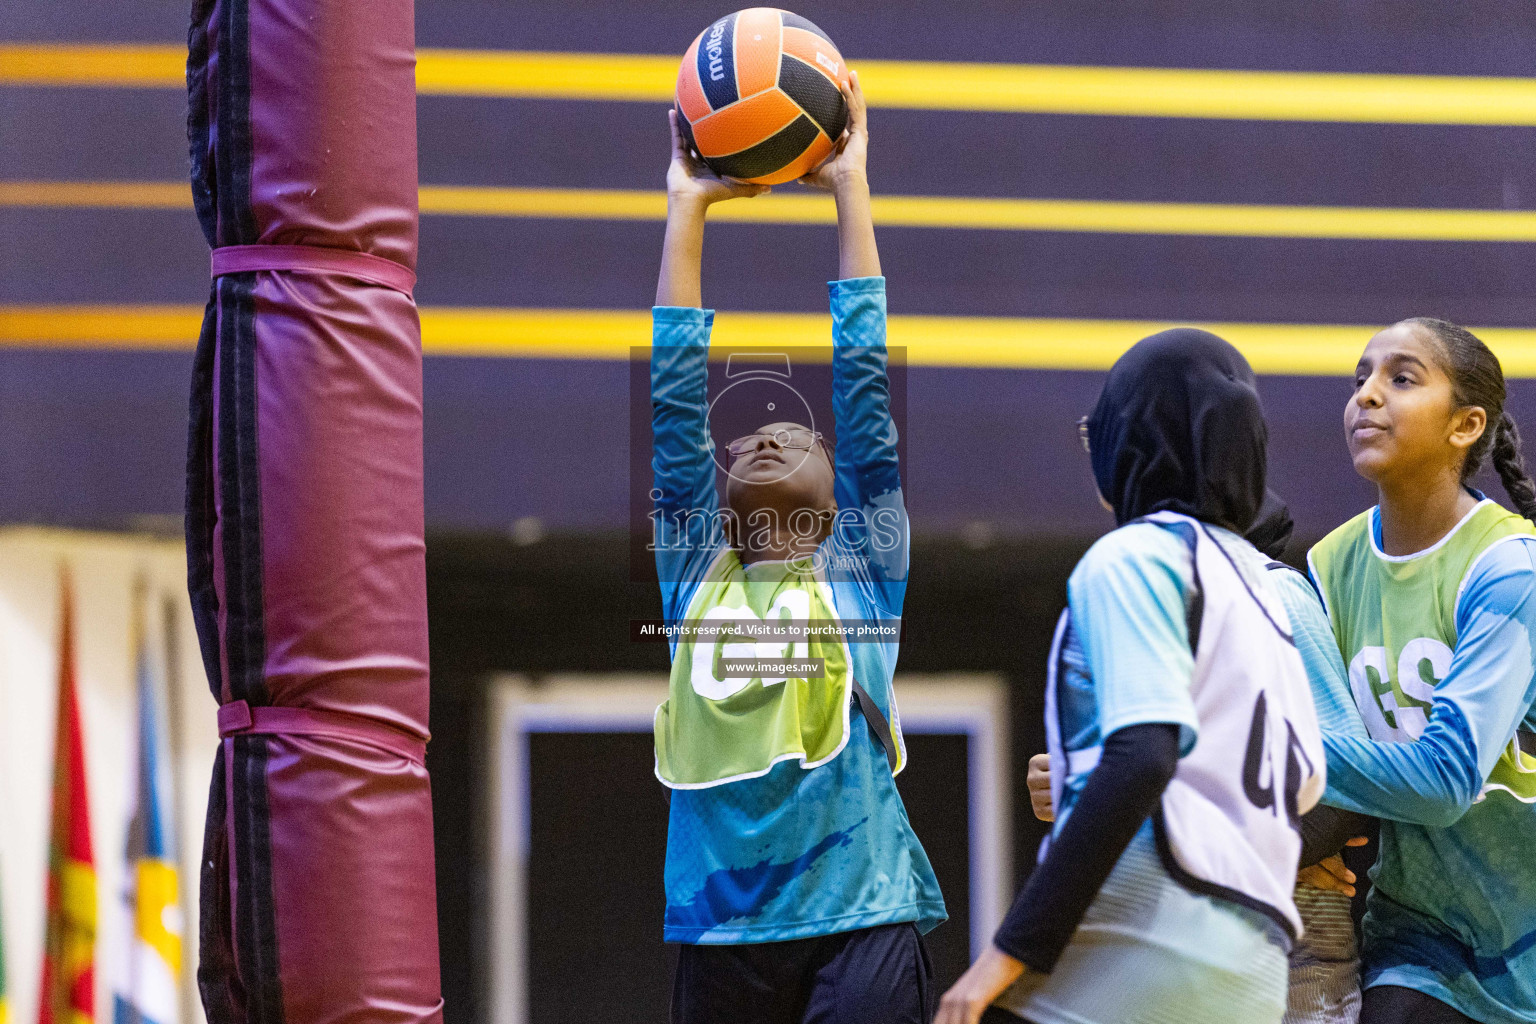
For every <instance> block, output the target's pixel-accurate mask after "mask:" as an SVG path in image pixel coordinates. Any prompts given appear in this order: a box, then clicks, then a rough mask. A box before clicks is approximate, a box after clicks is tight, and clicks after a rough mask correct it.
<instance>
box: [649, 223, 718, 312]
mask: <svg viewBox="0 0 1536 1024" xmlns="http://www.w3.org/2000/svg"><path fill="white" fill-rule="evenodd" d="M706 209H707V204H705V203H702V202H699V201H696V200H688V199H678V198H672V197H669V198H668V200H667V234H666V240H665V241H663V242H662V246H661V274H660V276H659V277H658V279H657V281H656V305H658V306H692V307H696V308H702V307H703V305H704V298H703V291H702V288H701V287H700V284H699V279H700V276H701V274H702V272H703V271H702V268H703V264H704V211H705V210H706Z"/></svg>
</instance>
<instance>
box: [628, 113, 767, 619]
mask: <svg viewBox="0 0 1536 1024" xmlns="http://www.w3.org/2000/svg"><path fill="white" fill-rule="evenodd" d="M667 119H668V123H669V125H670V127H671V130H672V162H671V164H670V165H669V166H668V168H667V234H666V241H665V242H664V243H663V245H662V251H661V273H660V275H659V276H658V279H657V282H656V306H655V308H654V309H653V310H652V311H651V320H652V339H651V346H652V347H651V432H652V455H651V471H652V474H653V480H654V488H655V489H654V491H653V495H652V496H653V498H654V500H655V504H656V514H655V517H654V520H653V522H654V527H653V542H654V544H655V547H656V570H657V574H658V576H659V578H660V582H661V593H662V606H663V612H664V614H665V615H666V616H667V617H668V618H672V617H674V616H675V615H678V614H680V613H681V612H682V609H681V608H677V607H674V605H675V604H676V599H677V598H678V597H679V596H680V595H682V594H686V593H687V592H688V590H689V589H690V588H689V587H688V586H687V584H691V583H695V582H697V581H698V579H699V578H701V577H702V575H703V572H704V570H705V569H706V568H707V566H708V561H709V559H710V558H712V557H713V555H714V553H715V552H716V551H718V550H719V548H720V547H721V546H722V545H723V544H724V536H723V534H722V532H721V530H720V517H719V512H720V499H719V496H718V494H717V493H716V491H715V462H714V444H713V442H712V441H711V439H710V436H709V394H708V390H709V388H708V385H709V374H708V358H709V332H710V327H711V326H712V324H713V322H714V312H713V311H712V310H705V309H701V308H700V305H701V303H702V301H703V300H702V297H701V294H700V285H699V278H700V264H701V260H702V258H703V252H704V216H705V212H706V211H707V210H708V209H709V207H710V206H711V205H713V204H714V203H717V202H721V201H723V200H726V199H732V198H736V197H738V196H755V195H760V194H762V193H763V192H766V191H768V189H767V187H766V186H763V185H742V184H737V183H735V182H727V181H722V180H720V179H719V178H715V177H713V176H711V175H710V174H709V172H708V171H706V170H704V169H703V166H702V164H700V163H699V161H698V160H696V159H694V157H693V155H692V154H690V153H689V152H688V151H687V149H686V148H685V147H684V145H683V141H682V138H681V135H680V133H679V132H678V130H677V112H676V111H668V112H667Z"/></svg>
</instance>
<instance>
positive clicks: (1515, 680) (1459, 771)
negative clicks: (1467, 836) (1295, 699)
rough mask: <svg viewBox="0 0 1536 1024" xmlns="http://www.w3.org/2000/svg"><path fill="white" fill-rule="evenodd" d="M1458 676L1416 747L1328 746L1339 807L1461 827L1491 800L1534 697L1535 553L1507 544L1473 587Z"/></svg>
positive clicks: (1461, 629) (1459, 621)
mask: <svg viewBox="0 0 1536 1024" xmlns="http://www.w3.org/2000/svg"><path fill="white" fill-rule="evenodd" d="M1456 632H1457V636H1458V638H1459V639H1458V641H1457V644H1456V651H1455V653H1454V655H1453V656H1452V658H1451V667H1450V670H1449V671H1448V672H1447V673H1446V676H1445V678H1444V679H1443V680H1441V681H1440V682H1439V684H1438V685H1436V686H1435V689H1434V700H1433V703H1432V706H1431V710H1430V714H1429V723H1428V724H1427V725H1426V726H1425V728H1424V731H1423V733H1422V734H1420V736H1419V738H1418V739H1417V740H1416V741H1415V742H1412V743H1377V742H1372V741H1370V740H1360V739H1351V738H1348V737H1344V736H1339V735H1335V734H1327V735H1324V737H1323V746H1324V749H1325V750H1326V751H1327V753H1328V791H1327V793H1326V794H1325V796H1324V800H1325V801H1326V802H1328V803H1329V804H1332V805H1333V806H1335V807H1342V808H1345V809H1346V810H1351V811H1359V812H1361V813H1363V814H1374V815H1377V816H1378V817H1383V818H1392V819H1395V820H1398V821H1410V822H1416V823H1418V824H1421V825H1430V826H1439V827H1444V826H1447V825H1451V824H1454V823H1455V821H1456V820H1457V819H1458V818H1460V817H1461V816H1462V815H1463V814H1465V813H1466V811H1467V808H1469V807H1471V806H1472V804H1473V803H1474V802H1475V801H1476V800H1477V799H1478V797H1479V796H1480V795H1481V794H1482V792H1483V787H1484V783H1485V782H1486V781H1487V779H1488V777H1489V775H1490V773H1492V772H1493V770H1494V766H1495V765H1496V764H1497V763H1498V761H1499V757H1500V755H1501V754H1502V753H1503V752H1504V750H1505V749H1507V747H1508V746H1509V743H1510V741H1511V740H1512V739H1513V737H1514V735H1515V730H1516V729H1517V728H1518V727H1519V725H1520V723H1521V721H1522V720H1523V719H1524V718H1525V717H1526V715H1527V713H1528V712H1529V710H1530V707H1531V701H1532V698H1533V696H1536V680H1533V678H1532V675H1533V671H1536V661H1533V658H1532V638H1533V636H1536V544H1533V543H1532V542H1530V541H1525V540H1521V541H1515V542H1512V543H1505V544H1501V545H1499V547H1498V548H1497V549H1495V550H1493V551H1491V552H1489V554H1488V555H1487V556H1485V557H1484V559H1483V562H1482V564H1481V565H1479V566H1478V567H1477V568H1475V569H1474V570H1473V575H1472V577H1471V578H1470V579H1469V580H1468V581H1467V587H1466V591H1465V592H1464V593H1463V595H1462V598H1461V601H1460V605H1459V607H1458V610H1457V615H1456Z"/></svg>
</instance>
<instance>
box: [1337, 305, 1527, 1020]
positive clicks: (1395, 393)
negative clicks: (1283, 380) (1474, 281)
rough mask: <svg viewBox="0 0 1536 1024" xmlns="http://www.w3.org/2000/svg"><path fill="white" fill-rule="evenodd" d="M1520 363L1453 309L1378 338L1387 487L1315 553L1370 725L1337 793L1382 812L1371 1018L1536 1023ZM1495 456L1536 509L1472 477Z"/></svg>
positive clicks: (1378, 404)
mask: <svg viewBox="0 0 1536 1024" xmlns="http://www.w3.org/2000/svg"><path fill="white" fill-rule="evenodd" d="M1504 402H1505V386H1504V375H1503V371H1502V369H1501V368H1500V366H1499V361H1498V359H1497V358H1496V357H1495V356H1494V355H1493V353H1492V352H1490V351H1489V350H1488V348H1487V346H1486V345H1484V344H1483V343H1482V342H1481V341H1480V340H1479V339H1478V338H1477V337H1475V336H1474V335H1473V334H1472V333H1471V332H1469V331H1467V330H1466V329H1464V328H1461V327H1457V326H1455V325H1454V324H1450V323H1447V322H1445V321H1443V320H1434V319H1429V318H1415V319H1411V320H1404V321H1402V322H1401V323H1398V324H1394V325H1393V326H1391V327H1389V328H1387V329H1386V330H1384V331H1381V332H1380V333H1379V334H1377V335H1376V336H1375V337H1374V338H1372V339H1371V341H1370V343H1369V344H1368V345H1367V346H1366V348H1365V352H1364V354H1363V355H1362V356H1361V358H1360V362H1359V365H1358V367H1357V369H1356V371H1355V387H1354V392H1353V394H1352V396H1351V397H1350V400H1349V402H1348V404H1347V405H1346V407H1345V411H1344V429H1345V437H1346V440H1347V443H1348V445H1349V451H1350V455H1351V458H1352V459H1353V462H1354V466H1355V470H1356V472H1358V473H1360V474H1361V475H1362V476H1364V477H1365V478H1366V479H1368V480H1370V481H1372V482H1373V483H1375V484H1376V486H1377V490H1378V494H1379V503H1378V504H1377V506H1376V507H1375V508H1372V509H1370V510H1368V511H1367V512H1364V513H1362V514H1361V515H1359V516H1357V517H1355V518H1354V519H1352V520H1350V521H1349V522H1348V523H1345V524H1344V525H1343V526H1341V527H1340V528H1339V529H1337V530H1335V531H1334V532H1333V533H1331V534H1329V535H1328V536H1327V537H1326V538H1324V539H1323V540H1322V541H1321V542H1320V543H1318V545H1317V546H1316V547H1314V548H1313V549H1312V551H1311V553H1310V555H1309V562H1310V565H1311V570H1312V575H1313V577H1314V579H1315V581H1316V583H1317V585H1318V589H1319V591H1320V592H1321V594H1322V596H1323V599H1324V602H1325V604H1326V605H1327V609H1328V615H1329V620H1330V623H1331V625H1332V627H1333V631H1334V636H1335V639H1337V641H1338V643H1339V648H1340V651H1341V653H1342V654H1343V657H1344V660H1345V661H1346V662H1347V663H1348V675H1349V683H1350V690H1351V694H1352V696H1353V698H1354V701H1355V704H1356V705H1357V707H1358V708H1359V710H1360V712H1361V717H1362V718H1363V719H1364V722H1365V726H1366V730H1367V732H1368V733H1369V734H1370V739H1368V740H1367V739H1359V738H1353V737H1349V736H1344V735H1339V734H1329V735H1325V736H1324V746H1325V749H1326V752H1327V768H1328V771H1327V778H1328V789H1327V792H1326V794H1325V796H1324V802H1325V803H1327V804H1331V805H1333V806H1334V807H1338V808H1343V809H1345V810H1348V811H1355V812H1359V813H1362V814H1369V815H1373V816H1376V817H1379V818H1381V819H1382V825H1381V852H1380V855H1379V858H1378V860H1377V862H1376V866H1375V867H1374V868H1373V869H1372V872H1371V876H1372V882H1373V886H1374V887H1373V889H1372V891H1371V894H1370V898H1369V903H1368V911H1367V914H1366V918H1365V925H1364V949H1363V955H1362V959H1363V978H1362V983H1363V986H1364V988H1365V996H1364V1000H1363V1007H1362V1011H1361V1017H1360V1020H1361V1024H1436V1022H1441V1021H1452V1022H1456V1021H1468V1020H1470V1021H1479V1022H1482V1024H1517V1022H1518V1024H1530V1022H1536V856H1533V855H1532V850H1533V848H1536V759H1533V758H1532V757H1530V756H1529V755H1528V754H1527V753H1526V752H1525V750H1523V749H1522V746H1525V747H1526V749H1536V746H1533V745H1532V744H1531V743H1530V742H1529V741H1528V737H1530V736H1531V735H1532V734H1531V732H1530V731H1529V730H1531V729H1532V727H1533V726H1536V713H1533V709H1532V701H1533V699H1536V658H1533V650H1536V526H1533V525H1532V523H1531V522H1530V520H1531V519H1532V518H1536V485H1533V484H1532V481H1531V478H1530V476H1529V475H1528V474H1527V472H1526V470H1525V464H1524V460H1523V457H1522V455H1521V449H1520V432H1519V430H1518V429H1517V428H1516V426H1515V424H1514V421H1513V420H1512V419H1510V417H1509V416H1508V414H1507V413H1506V412H1505V410H1504ZM1485 461H1491V462H1492V465H1493V467H1494V468H1495V469H1496V470H1497V472H1498V475H1499V478H1500V480H1501V481H1502V482H1503V485H1504V488H1505V490H1506V492H1507V493H1508V495H1509V497H1510V499H1511V502H1512V504H1513V505H1514V506H1515V508H1516V509H1517V510H1518V514H1517V513H1515V512H1510V511H1508V510H1506V509H1504V508H1503V507H1501V506H1499V505H1497V504H1495V503H1494V502H1493V501H1491V500H1489V499H1488V498H1486V497H1484V496H1483V495H1482V494H1480V493H1479V492H1477V491H1475V490H1473V489H1472V488H1471V487H1469V486H1468V485H1467V482H1468V480H1470V479H1471V478H1472V476H1473V474H1474V473H1476V472H1477V470H1478V469H1479V468H1480V467H1481V466H1482V465H1483V464H1484V462H1485Z"/></svg>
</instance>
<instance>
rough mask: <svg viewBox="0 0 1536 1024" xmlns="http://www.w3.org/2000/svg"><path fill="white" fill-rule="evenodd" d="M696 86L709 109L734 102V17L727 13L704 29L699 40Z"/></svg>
mask: <svg viewBox="0 0 1536 1024" xmlns="http://www.w3.org/2000/svg"><path fill="white" fill-rule="evenodd" d="M698 65H699V83H700V84H701V85H703V86H704V98H705V99H707V100H709V105H710V107H711V109H714V110H719V109H720V108H721V107H723V106H725V105H726V104H728V103H735V102H736V100H737V99H739V97H738V96H737V94H736V15H734V14H728V15H726V16H725V17H723V18H721V19H720V20H719V21H717V22H715V23H714V24H713V25H711V26H709V28H707V29H705V30H704V35H703V36H701V37H700V38H699V55H698Z"/></svg>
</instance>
